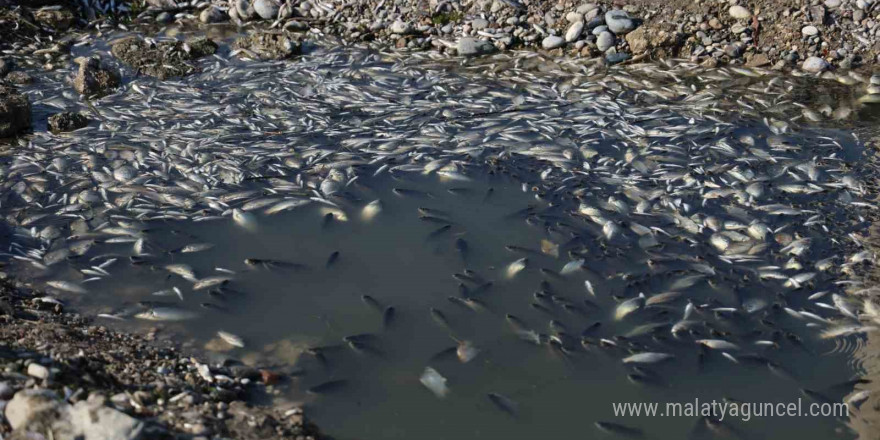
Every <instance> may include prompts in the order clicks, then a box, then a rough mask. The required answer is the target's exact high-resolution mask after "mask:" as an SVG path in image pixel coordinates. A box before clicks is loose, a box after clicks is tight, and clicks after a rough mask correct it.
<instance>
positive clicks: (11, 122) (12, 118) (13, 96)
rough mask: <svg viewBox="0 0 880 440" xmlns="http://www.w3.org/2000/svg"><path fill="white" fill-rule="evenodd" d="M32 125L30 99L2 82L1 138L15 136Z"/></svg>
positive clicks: (0, 89) (0, 90) (0, 92)
mask: <svg viewBox="0 0 880 440" xmlns="http://www.w3.org/2000/svg"><path fill="white" fill-rule="evenodd" d="M30 126H31V103H30V101H28V99H27V97H26V96H24V95H22V94H20V93H18V91H17V90H15V89H14V88H12V87H7V86H4V85H2V84H0V138H5V137H10V136H14V135H16V134H18V133H20V132H22V131H24V130H27V129H28V128H30Z"/></svg>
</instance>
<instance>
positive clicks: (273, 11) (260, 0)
mask: <svg viewBox="0 0 880 440" xmlns="http://www.w3.org/2000/svg"><path fill="white" fill-rule="evenodd" d="M252 6H253V8H254V12H256V13H257V15H259V16H260V18H262V19H263V20H274V19H275V18H276V17H278V10H279V9H280V8H281V5H279V4H278V3H277V2H275V0H254V3H253V5H252Z"/></svg>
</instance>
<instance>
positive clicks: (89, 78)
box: [73, 57, 119, 97]
mask: <svg viewBox="0 0 880 440" xmlns="http://www.w3.org/2000/svg"><path fill="white" fill-rule="evenodd" d="M74 61H76V63H77V64H79V70H77V73H76V76H75V77H74V78H73V88H74V89H75V90H76V91H77V92H79V93H81V94H83V95H86V96H99V97H100V96H104V95H106V94H108V93H110V91H111V90H112V89H115V88H116V87H118V86H119V74H118V73H116V72H114V71H112V70H110V69H107V68H105V67H104V66H103V65H101V58H99V57H89V58H85V57H80V58H77V59H76V60H74Z"/></svg>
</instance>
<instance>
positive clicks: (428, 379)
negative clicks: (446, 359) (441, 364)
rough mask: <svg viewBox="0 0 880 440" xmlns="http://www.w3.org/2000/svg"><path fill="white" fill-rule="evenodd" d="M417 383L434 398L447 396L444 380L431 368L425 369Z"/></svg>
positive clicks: (447, 390) (447, 389) (447, 391)
mask: <svg viewBox="0 0 880 440" xmlns="http://www.w3.org/2000/svg"><path fill="white" fill-rule="evenodd" d="M419 382H421V383H422V385H424V386H425V388H427V389H429V390H431V392H432V393H434V395H435V396H437V397H439V398H441V399H442V398H444V397H446V395H447V394H449V388H448V387H447V386H446V378H445V377H443V376H441V375H440V373H438V372H437V370H435V369H433V368H431V367H425V371H424V372H423V373H422V376H421V377H420V378H419Z"/></svg>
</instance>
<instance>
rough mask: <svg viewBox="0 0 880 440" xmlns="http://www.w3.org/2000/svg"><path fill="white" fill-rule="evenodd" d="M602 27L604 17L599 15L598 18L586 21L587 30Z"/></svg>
mask: <svg viewBox="0 0 880 440" xmlns="http://www.w3.org/2000/svg"><path fill="white" fill-rule="evenodd" d="M584 19H586V17H584ZM604 25H605V16H604V15H599V16H596V17H593V18H591V19H589V20H587V29H588V30H592V29H595V28H597V27H599V26H604Z"/></svg>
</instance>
